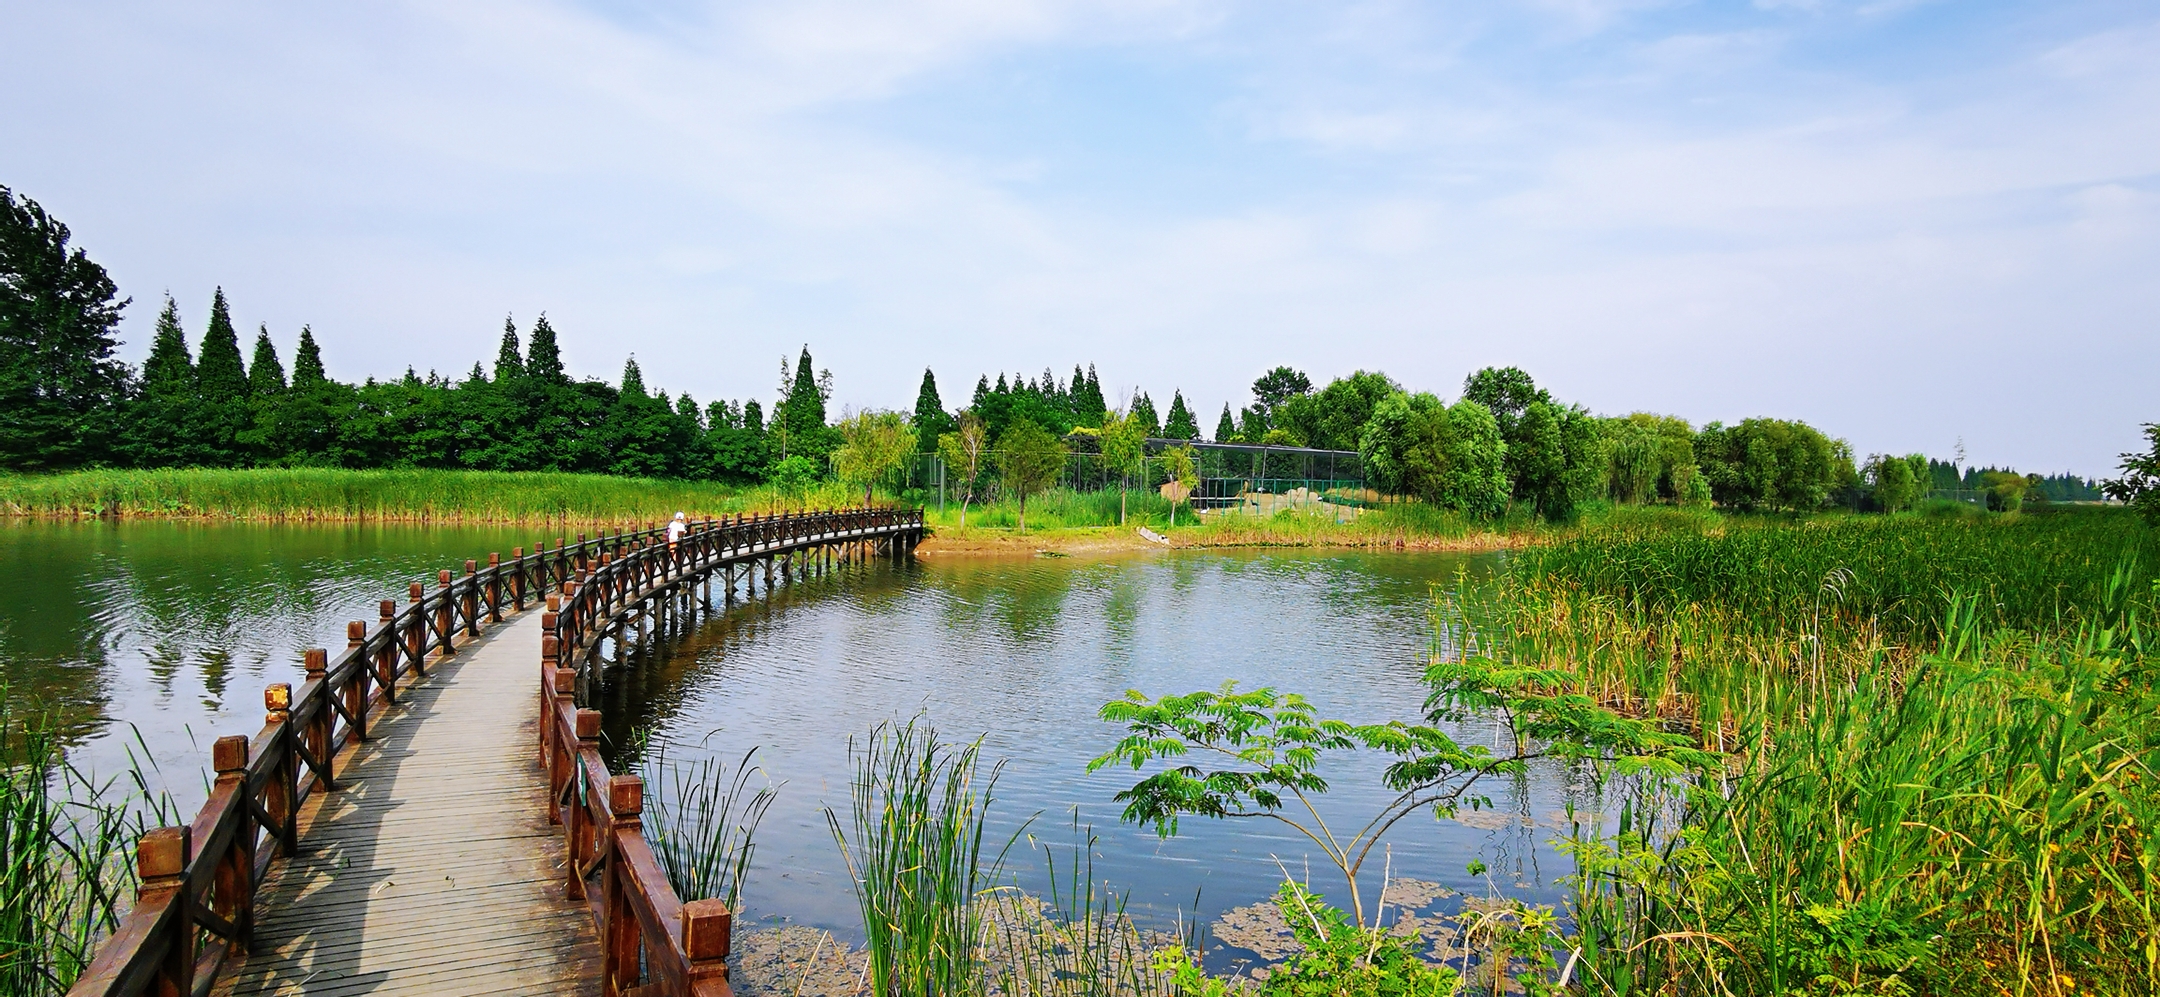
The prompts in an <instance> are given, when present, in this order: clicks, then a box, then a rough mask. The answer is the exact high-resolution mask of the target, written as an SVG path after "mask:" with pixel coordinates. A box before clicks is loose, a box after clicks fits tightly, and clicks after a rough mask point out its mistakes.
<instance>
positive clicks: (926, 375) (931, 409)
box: [915, 367, 953, 453]
mask: <svg viewBox="0 0 2160 997" xmlns="http://www.w3.org/2000/svg"><path fill="white" fill-rule="evenodd" d="M952 428H953V421H952V416H950V415H947V414H946V413H945V402H944V400H943V399H941V398H939V397H938V389H937V375H936V374H933V373H931V372H930V368H928V367H924V368H923V372H922V387H921V388H920V389H919V390H917V391H916V392H915V449H916V452H918V453H932V452H935V451H936V450H937V441H938V437H940V436H943V435H945V434H946V433H949V432H952Z"/></svg>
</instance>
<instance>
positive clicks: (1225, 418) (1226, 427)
mask: <svg viewBox="0 0 2160 997" xmlns="http://www.w3.org/2000/svg"><path fill="white" fill-rule="evenodd" d="M1215 442H1217V443H1235V442H1237V423H1236V422H1234V421H1232V420H1231V418H1230V403H1229V402H1224V403H1223V406H1222V418H1221V419H1220V420H1218V421H1217V422H1216V423H1215Z"/></svg>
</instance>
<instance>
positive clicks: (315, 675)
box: [300, 647, 337, 790]
mask: <svg viewBox="0 0 2160 997" xmlns="http://www.w3.org/2000/svg"><path fill="white" fill-rule="evenodd" d="M304 660H306V662H307V678H308V681H309V682H310V683H312V684H314V686H315V695H316V698H317V700H318V703H317V705H316V707H315V715H314V716H311V717H309V718H307V723H306V725H305V727H306V729H305V730H303V731H302V732H301V735H300V736H301V738H302V739H303V740H305V741H306V742H307V748H308V754H309V755H312V756H314V758H315V762H316V764H318V765H320V766H322V769H321V771H319V772H317V773H315V785H316V787H317V788H319V789H325V790H335V789H337V780H336V779H335V778H333V776H332V771H331V759H330V725H331V724H333V723H335V722H336V721H337V711H336V710H333V709H331V708H330V652H329V651H327V650H324V649H322V648H319V647H311V648H308V649H307V651H306V653H305V656H304Z"/></svg>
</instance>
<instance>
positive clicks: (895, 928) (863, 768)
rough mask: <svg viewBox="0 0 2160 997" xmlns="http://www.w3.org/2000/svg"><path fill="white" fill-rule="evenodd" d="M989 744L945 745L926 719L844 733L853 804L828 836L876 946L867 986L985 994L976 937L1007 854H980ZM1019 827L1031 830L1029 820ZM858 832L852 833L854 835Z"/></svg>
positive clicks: (887, 995) (884, 990)
mask: <svg viewBox="0 0 2160 997" xmlns="http://www.w3.org/2000/svg"><path fill="white" fill-rule="evenodd" d="M981 751H982V742H981V741H980V740H977V741H975V742H973V743H970V744H946V743H943V742H941V741H939V740H938V733H937V730H936V728H934V727H931V726H930V725H928V724H927V723H924V722H922V721H920V720H911V721H909V722H907V723H905V724H892V723H884V724H879V725H878V726H877V727H875V728H873V729H872V730H871V731H870V735H869V737H868V738H867V739H866V740H863V741H860V742H858V741H857V740H856V739H855V738H853V737H850V738H849V739H848V757H849V759H850V761H851V762H852V763H853V764H854V766H855V776H854V779H853V782H852V784H851V786H850V789H851V791H852V796H853V805H852V808H851V811H850V820H849V823H848V825H847V826H845V827H843V825H842V823H841V819H840V815H839V814H837V813H835V812H833V811H832V810H830V809H828V810H827V811H826V812H825V816H826V821H827V823H828V824H829V825H830V826H831V828H832V834H833V841H834V842H835V843H837V844H838V845H839V847H840V854H841V856H842V858H843V859H844V860H845V861H846V863H847V868H848V875H849V877H850V878H852V879H853V880H854V884H855V898H856V902H857V904H858V905H859V906H860V908H861V910H862V919H863V934H864V937H865V941H866V944H867V947H868V949H869V952H870V972H869V976H870V987H871V993H873V994H876V995H878V997H939V995H968V994H984V993H987V992H988V980H987V977H986V975H985V974H984V972H983V963H982V960H981V958H980V956H979V945H980V943H981V940H982V939H983V938H984V930H985V923H986V922H985V919H986V917H987V915H988V913H989V911H990V903H989V901H988V900H987V899H986V891H987V890H988V889H989V888H990V887H992V886H994V885H995V884H996V882H997V880H998V879H999V877H1000V874H1001V871H1002V869H1003V866H1004V861H1005V854H1006V852H1007V851H1008V850H1010V849H1011V847H1012V844H1013V842H1014V841H1016V840H1018V838H1019V835H1020V831H1015V832H1014V835H1013V837H1012V838H1009V839H1007V840H1006V842H1005V845H1004V847H1003V848H1000V849H999V850H998V851H997V852H996V853H994V854H986V853H985V851H984V847H983V846H984V839H985V834H986V827H987V819H988V814H989V809H990V806H991V803H992V801H993V798H994V795H995V790H996V787H997V780H998V773H999V771H1000V770H1001V769H1003V767H1004V763H1002V762H1000V763H998V764H996V765H993V766H991V767H990V769H989V771H988V773H987V774H985V773H983V772H982V771H981V768H980V761H981ZM1022 830H1024V825H1023V828H1022ZM851 831H852V834H851V833H850V832H851Z"/></svg>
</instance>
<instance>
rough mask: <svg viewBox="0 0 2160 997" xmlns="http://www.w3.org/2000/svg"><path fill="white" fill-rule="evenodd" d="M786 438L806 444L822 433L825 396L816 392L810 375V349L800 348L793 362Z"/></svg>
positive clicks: (815, 382) (813, 377) (786, 416)
mask: <svg viewBox="0 0 2160 997" xmlns="http://www.w3.org/2000/svg"><path fill="white" fill-rule="evenodd" d="M783 415H784V417H785V418H786V420H787V430H788V434H789V435H791V436H794V437H796V438H797V439H799V440H804V441H807V440H809V439H810V438H811V437H813V436H818V435H821V434H822V433H823V432H824V429H825V396H824V393H823V392H822V391H820V390H819V385H818V379H817V376H816V375H815V374H813V373H812V372H811V365H810V347H808V346H804V347H803V350H802V356H801V357H800V358H798V359H797V360H796V361H795V382H794V384H793V385H792V386H791V387H790V388H789V390H788V398H787V411H786V412H785V413H783Z"/></svg>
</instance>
